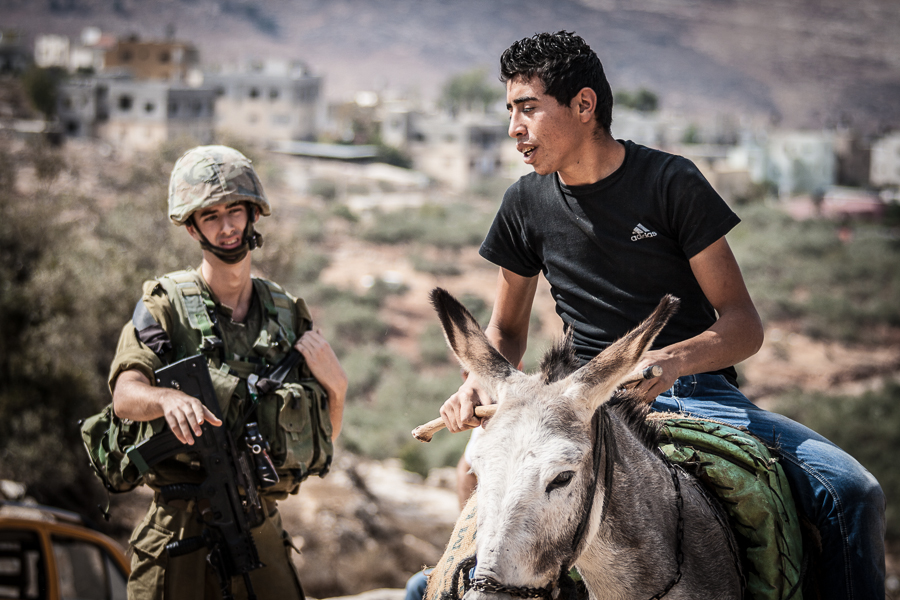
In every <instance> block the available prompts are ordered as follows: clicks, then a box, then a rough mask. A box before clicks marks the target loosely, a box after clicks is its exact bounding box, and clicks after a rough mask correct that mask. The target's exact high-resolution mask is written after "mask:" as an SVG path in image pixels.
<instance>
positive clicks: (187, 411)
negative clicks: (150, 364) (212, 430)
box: [159, 388, 222, 445]
mask: <svg viewBox="0 0 900 600" xmlns="http://www.w3.org/2000/svg"><path fill="white" fill-rule="evenodd" d="M159 389H160V391H161V392H162V393H163V396H162V397H161V398H160V404H161V405H162V409H163V416H164V417H165V419H166V423H168V424H169V427H170V428H171V429H172V433H174V434H175V437H176V438H178V441H180V442H181V443H182V444H189V445H193V443H194V436H197V437H200V436H201V435H202V434H203V430H202V429H201V427H200V426H201V425H203V423H209V424H210V425H212V426H214V427H219V426H220V425H222V421H221V420H219V419H217V418H216V416H215V415H214V414H212V413H211V412H210V411H209V409H208V408H206V407H205V406H203V403H202V402H200V400H198V399H197V398H194V397H193V396H188V395H187V394H185V393H184V392H179V391H178V390H170V389H166V388H159Z"/></svg>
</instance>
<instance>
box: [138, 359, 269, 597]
mask: <svg viewBox="0 0 900 600" xmlns="http://www.w3.org/2000/svg"><path fill="white" fill-rule="evenodd" d="M156 385H157V386H160V387H168V388H173V389H176V390H180V391H182V392H184V393H185V394H188V395H189V396H193V397H195V398H197V399H199V400H200V401H201V402H202V403H203V405H204V406H206V408H208V409H209V411H210V412H211V413H212V414H214V415H215V416H216V417H217V418H218V419H220V420H221V421H223V424H222V426H220V427H213V426H212V425H210V424H209V423H206V422H204V423H203V425H202V426H201V428H202V431H203V435H201V436H199V437H196V438H195V441H194V444H193V445H192V446H190V445H187V444H183V443H181V442H180V441H178V438H176V437H175V434H174V433H172V430H171V429H169V428H168V427H166V428H165V429H164V430H163V431H161V432H159V433H157V434H155V435H154V436H152V437H150V438H148V439H147V440H145V441H143V442H141V443H140V444H137V445H135V446H134V447H132V448H131V449H129V450H128V456H129V458H131V460H132V462H133V463H134V464H135V465H137V467H138V469H139V470H140V472H141V474H142V475H144V474H146V473H147V472H148V471H149V470H150V469H151V468H152V467H153V466H154V465H156V464H157V463H159V462H160V461H162V460H165V459H166V458H170V457H172V456H174V455H176V454H181V453H191V454H195V455H198V456H199V459H200V462H201V465H202V467H203V470H204V471H205V473H206V479H205V480H204V481H203V482H202V483H201V484H199V485H197V484H190V483H176V484H171V485H166V486H163V487H162V488H161V489H160V495H161V496H162V499H163V501H164V502H171V501H172V500H194V501H196V502H197V503H198V504H200V505H201V507H202V508H203V510H202V514H203V517H204V520H203V522H204V524H205V527H204V529H203V533H202V534H201V535H199V536H196V537H191V538H186V539H183V540H178V541H175V542H171V543H169V544H168V545H166V551H167V552H168V554H169V556H170V557H176V556H182V555H185V554H190V553H191V552H196V551H197V550H200V549H201V548H207V549H208V550H209V555H208V556H207V561H209V563H210V565H212V567H213V570H214V571H215V573H216V577H217V579H218V581H219V586H220V589H221V592H222V597H223V598H224V599H225V600H232V598H233V595H232V593H231V578H232V577H237V576H238V575H240V576H242V577H243V579H244V584H245V586H246V588H247V596H248V598H249V599H250V600H255V598H256V595H255V594H254V592H253V586H252V585H251V583H250V575H249V573H250V571H253V570H255V569H259V568H260V567H263V566H265V565H263V563H262V562H260V560H259V554H258V552H257V549H256V544H255V543H254V541H253V536H252V534H251V531H250V530H251V527H254V526H256V525H259V524H260V523H261V522H262V521H263V519H264V518H265V516H266V513H265V510H264V507H263V505H262V502H261V501H260V498H259V495H258V494H257V485H258V484H259V481H258V474H257V470H256V466H255V465H253V464H251V461H252V460H254V459H253V458H251V457H249V456H248V450H249V449H248V443H243V444H236V443H235V441H234V439H233V437H232V435H231V433H230V432H229V431H228V429H227V428H226V426H225V424H224V421H225V418H224V415H222V411H221V409H220V408H219V402H218V400H217V399H216V394H215V390H214V389H213V384H212V380H211V379H210V376H209V366H208V365H207V362H206V359H205V358H203V356H201V355H197V356H192V357H189V358H185V359H184V360H180V361H178V362H176V363H173V364H171V365H169V366H167V367H164V368H162V369H159V370H158V371H157V372H156ZM250 426H254V427H255V423H251V424H248V429H251V430H252V431H253V432H254V433H256V431H257V430H256V429H254V428H253V427H250ZM256 435H258V433H256ZM251 437H252V434H251ZM259 439H260V440H261V439H262V438H261V437H260V438H259ZM243 441H244V442H248V440H247V439H245V440H243ZM253 441H258V440H255V439H254V440H253ZM252 451H253V452H255V451H256V449H255V448H254V449H253V450H252ZM269 464H271V463H269ZM272 474H273V475H274V467H273V468H272ZM275 480H276V481H277V475H275ZM263 485H265V483H264V484H263ZM240 491H243V492H244V495H241V493H240ZM201 501H202V502H201ZM207 502H208V506H209V508H208V510H207V509H206V503H207Z"/></svg>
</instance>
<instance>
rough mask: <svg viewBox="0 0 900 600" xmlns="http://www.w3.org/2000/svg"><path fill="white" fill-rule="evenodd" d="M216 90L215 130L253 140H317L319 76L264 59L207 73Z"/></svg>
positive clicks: (300, 67)
mask: <svg viewBox="0 0 900 600" xmlns="http://www.w3.org/2000/svg"><path fill="white" fill-rule="evenodd" d="M203 83H204V86H207V87H210V88H212V89H215V91H216V102H215V112H216V129H217V130H219V131H226V132H229V133H231V134H234V135H237V136H240V137H242V138H246V139H252V140H259V141H266V142H268V141H274V140H304V141H314V140H315V139H316V138H317V137H318V132H319V123H320V121H321V120H322V113H323V106H324V105H323V100H322V78H321V77H319V76H316V75H312V74H310V73H309V72H307V70H306V69H305V68H304V67H303V65H302V64H300V63H297V62H292V63H288V62H279V61H269V62H267V63H264V64H262V65H255V66H250V67H245V68H241V69H238V70H235V71H232V72H220V73H207V74H205V75H204V78H203Z"/></svg>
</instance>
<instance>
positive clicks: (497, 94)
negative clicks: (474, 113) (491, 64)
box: [440, 69, 503, 116]
mask: <svg viewBox="0 0 900 600" xmlns="http://www.w3.org/2000/svg"><path fill="white" fill-rule="evenodd" d="M502 97H503V91H502V89H501V87H500V85H499V84H493V83H491V82H490V81H489V80H488V74H487V71H486V70H485V69H473V70H471V71H465V72H463V73H460V74H458V75H454V76H453V77H451V78H450V79H449V80H448V81H447V83H445V84H444V87H443V89H442V90H441V97H440V105H441V107H442V108H445V109H447V110H448V111H450V113H451V114H452V115H454V116H456V115H458V114H459V113H460V112H461V111H463V110H486V109H487V107H488V106H490V105H491V104H492V103H494V102H496V101H497V100H499V99H500V98H502Z"/></svg>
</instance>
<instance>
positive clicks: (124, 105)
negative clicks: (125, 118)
mask: <svg viewBox="0 0 900 600" xmlns="http://www.w3.org/2000/svg"><path fill="white" fill-rule="evenodd" d="M132 104H134V98H132V97H131V96H130V95H129V94H122V95H121V96H119V110H121V111H123V112H127V111H129V110H131V105H132Z"/></svg>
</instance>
